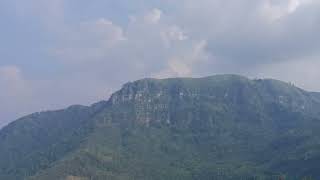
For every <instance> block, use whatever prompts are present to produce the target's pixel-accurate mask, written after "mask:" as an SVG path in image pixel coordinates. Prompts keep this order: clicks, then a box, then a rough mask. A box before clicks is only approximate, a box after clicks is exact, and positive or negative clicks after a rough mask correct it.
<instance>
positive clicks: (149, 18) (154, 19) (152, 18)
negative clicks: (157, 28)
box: [144, 8, 162, 24]
mask: <svg viewBox="0 0 320 180" xmlns="http://www.w3.org/2000/svg"><path fill="white" fill-rule="evenodd" d="M161 16H162V11H161V10H160V9H157V8H155V9H153V10H152V11H150V12H149V13H147V14H146V15H145V16H144V20H145V22H147V23H152V24H157V23H158V22H159V21H160V19H161Z"/></svg>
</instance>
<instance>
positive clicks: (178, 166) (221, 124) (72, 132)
mask: <svg viewBox="0 0 320 180" xmlns="http://www.w3.org/2000/svg"><path fill="white" fill-rule="evenodd" d="M315 94H317V93H309V92H306V91H303V90H301V89H299V88H296V87H294V86H292V85H290V84H287V83H284V82H280V81H276V80H249V79H247V78H245V77H241V76H236V75H220V76H212V77H207V78H199V79H191V78H177V79H166V80H156V79H144V80H140V81H136V82H133V83H128V84H126V85H124V87H123V88H122V89H121V90H120V91H118V92H116V93H115V94H113V95H112V97H111V98H110V100H109V101H108V102H101V103H98V104H95V105H93V106H91V107H83V106H73V107H71V108H68V109H66V110H61V111H55V112H45V113H40V114H34V115H31V116H27V117H25V118H22V119H20V120H18V121H16V122H14V123H12V124H11V125H9V126H7V127H6V128H4V129H3V130H1V131H0V140H1V141H0V179H8V180H10V179H24V178H26V179H29V180H42V179H46V180H51V179H52V180H56V179H93V180H100V179H101V180H105V179H111V180H135V179H137V180H163V179H166V180H179V179H181V180H198V179H201V180H224V179H226V180H239V179H240V180H241V179H243V180H278V179H290V180H298V179H299V180H300V179H303V178H305V179H308V180H309V177H311V176H312V177H315V178H320V168H319V166H318V164H319V163H320V146H319V142H320V132H319V131H318V129H319V128H320V119H319V117H320V116H319V115H320V109H319V107H320V101H319V99H318V96H317V95H315Z"/></svg>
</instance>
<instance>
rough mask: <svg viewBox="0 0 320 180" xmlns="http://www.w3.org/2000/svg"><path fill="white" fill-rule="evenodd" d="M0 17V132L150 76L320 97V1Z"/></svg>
mask: <svg viewBox="0 0 320 180" xmlns="http://www.w3.org/2000/svg"><path fill="white" fill-rule="evenodd" d="M0 12H1V13H0V15H1V16H0V20H2V21H3V22H7V26H5V27H6V28H3V29H1V30H0V37H1V38H2V39H3V41H2V42H0V49H1V50H0V108H1V111H0V125H1V124H5V123H7V122H8V121H10V120H14V119H15V118H17V117H19V116H21V115H23V114H27V113H31V112H33V111H39V110H44V109H52V108H53V109H56V108H62V107H65V106H67V105H71V104H90V103H93V102H95V101H98V100H101V99H106V98H107V97H108V96H109V95H110V93H111V92H113V91H114V90H116V89H118V88H120V86H121V84H123V83H125V82H127V81H132V80H135V79H139V78H145V77H156V78H167V77H181V76H193V77H198V76H206V75H213V74H220V73H237V74H243V75H247V76H249V77H253V78H256V77H259V78H277V79H281V80H284V81H290V82H293V83H295V84H297V85H298V86H301V87H303V88H305V89H307V90H312V91H320V85H319V84H318V83H317V82H318V79H319V77H320V71H318V69H317V67H320V60H319V57H320V51H319V50H320V36H318V35H317V34H318V32H319V30H320V3H319V2H318V1H315V0H257V1H251V0H241V1H239V0H228V1H226V0H201V1H194V0H179V1H177V0H170V1H169V0H164V1H158V0H151V1H145V0H139V1H134V2H132V1H121V2H119V1H114V0H110V1H103V0H97V1H94V2H90V3H89V2H87V1H77V2H76V1H66V0H50V1H49V0H41V1H40V0H31V1H28V2H22V1H19V0H10V1H9V0H4V1H2V2H0Z"/></svg>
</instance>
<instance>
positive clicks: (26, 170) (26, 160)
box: [0, 102, 103, 179]
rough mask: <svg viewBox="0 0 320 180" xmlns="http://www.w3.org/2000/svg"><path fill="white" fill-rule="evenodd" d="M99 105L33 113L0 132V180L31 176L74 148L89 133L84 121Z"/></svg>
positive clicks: (87, 125)
mask: <svg viewBox="0 0 320 180" xmlns="http://www.w3.org/2000/svg"><path fill="white" fill-rule="evenodd" d="M102 104H103V102H101V103H99V104H95V105H94V106H93V107H91V108H89V107H85V106H71V107H69V108H68V109H65V110H59V111H48V112H42V113H35V114H32V115H29V116H26V117H24V118H21V119H19V120H17V121H15V122H13V123H11V124H10V125H8V126H7V127H5V128H3V129H2V130H1V131H0V179H22V177H24V176H29V175H33V174H35V173H36V172H37V171H39V170H40V169H45V168H48V167H49V165H50V163H52V162H54V161H56V160H58V159H60V158H62V157H63V156H64V155H65V154H67V153H68V152H71V151H72V150H73V149H75V148H77V147H78V145H79V144H80V143H81V141H83V139H84V138H85V137H86V136H87V135H88V134H89V132H91V131H92V125H91V124H90V123H88V120H90V119H91V118H92V116H93V115H94V114H96V112H98V111H99V109H101V106H102Z"/></svg>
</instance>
